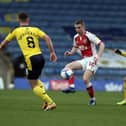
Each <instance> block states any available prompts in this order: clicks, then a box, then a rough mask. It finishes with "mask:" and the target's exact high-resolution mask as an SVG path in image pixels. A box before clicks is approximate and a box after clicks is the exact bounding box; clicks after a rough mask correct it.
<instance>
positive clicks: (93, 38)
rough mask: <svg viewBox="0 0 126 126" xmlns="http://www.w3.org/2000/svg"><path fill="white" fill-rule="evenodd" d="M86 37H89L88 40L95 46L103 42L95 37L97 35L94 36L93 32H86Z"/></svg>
mask: <svg viewBox="0 0 126 126" xmlns="http://www.w3.org/2000/svg"><path fill="white" fill-rule="evenodd" d="M86 36H87V37H88V39H89V40H90V41H91V42H92V43H95V44H97V45H98V44H99V43H100V42H101V40H100V39H99V38H98V37H97V36H96V35H95V34H92V33H91V32H88V31H87V32H86Z"/></svg>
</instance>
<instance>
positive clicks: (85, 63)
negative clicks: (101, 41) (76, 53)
mask: <svg viewBox="0 0 126 126" xmlns="http://www.w3.org/2000/svg"><path fill="white" fill-rule="evenodd" d="M77 62H79V63H80V64H81V65H82V68H83V70H90V71H92V72H94V73H95V72H96V70H97V69H98V65H97V61H96V57H95V56H92V57H86V58H84V59H81V60H77Z"/></svg>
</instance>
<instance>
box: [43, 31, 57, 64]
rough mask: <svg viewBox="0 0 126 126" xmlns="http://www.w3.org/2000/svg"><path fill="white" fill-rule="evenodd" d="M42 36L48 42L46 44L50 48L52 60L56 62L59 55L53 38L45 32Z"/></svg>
mask: <svg viewBox="0 0 126 126" xmlns="http://www.w3.org/2000/svg"><path fill="white" fill-rule="evenodd" d="M42 38H43V39H44V41H45V42H46V44H47V46H48V48H49V51H50V60H51V61H53V62H56V60H57V56H56V53H55V50H54V48H53V43H52V40H51V38H50V37H49V36H48V35H47V34H45V35H44V36H43V37H42Z"/></svg>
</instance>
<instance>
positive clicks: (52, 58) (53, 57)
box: [50, 52, 57, 63]
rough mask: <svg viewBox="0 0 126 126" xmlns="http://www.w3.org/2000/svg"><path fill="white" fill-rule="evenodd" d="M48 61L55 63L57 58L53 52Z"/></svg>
mask: <svg viewBox="0 0 126 126" xmlns="http://www.w3.org/2000/svg"><path fill="white" fill-rule="evenodd" d="M50 60H51V61H52V62H54V63H55V62H56V61H57V56H56V54H55V52H52V53H50Z"/></svg>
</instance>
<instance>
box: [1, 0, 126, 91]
mask: <svg viewBox="0 0 126 126" xmlns="http://www.w3.org/2000/svg"><path fill="white" fill-rule="evenodd" d="M22 11H23V12H27V13H28V14H29V16H30V19H31V24H30V25H31V26H38V27H40V28H41V29H42V30H44V31H45V32H46V33H47V34H48V35H49V36H50V37H51V38H52V40H53V44H54V48H55V50H56V53H57V56H58V61H57V63H55V64H53V63H52V62H51V61H49V51H48V48H47V46H46V44H45V43H44V42H43V41H40V46H41V47H42V50H43V53H44V57H45V59H46V65H45V67H44V69H43V72H42V75H41V77H40V79H41V80H43V81H44V82H45V87H46V89H48V90H60V89H62V88H63V87H64V86H65V85H66V84H67V82H66V81H64V80H62V79H61V77H60V71H61V69H62V68H63V67H64V66H65V65H66V64H67V63H69V62H71V61H73V60H76V59H80V58H81V57H80V56H79V55H77V54H76V55H74V56H71V57H64V52H65V51H66V50H69V49H71V47H72V43H73V42H72V37H73V35H74V33H75V31H74V29H73V23H74V22H75V20H77V19H83V20H84V21H85V23H86V28H87V30H88V31H90V32H92V33H94V34H96V35H97V36H98V37H99V38H101V40H102V41H103V42H104V43H105V46H106V49H105V52H104V54H103V58H102V60H101V62H100V66H99V69H98V71H97V72H96V74H95V76H94V77H93V78H92V82H93V84H94V87H95V89H96V90H98V91H122V89H123V77H124V76H125V75H126V59H125V57H122V56H119V55H116V54H114V53H112V52H111V51H110V50H109V49H115V48H119V49H122V50H125V48H126V44H125V43H126V42H125V41H126V1H125V0H114V1H113V0H105V1H103V0H95V1H94V0H0V42H1V41H2V40H3V39H4V38H5V36H6V35H7V34H8V33H9V31H10V30H11V29H12V28H14V27H15V26H17V25H18V23H17V14H18V13H19V12H22ZM0 57H1V58H0V89H30V87H29V84H28V82H27V80H26V79H25V63H24V59H23V56H22V54H21V51H20V49H19V47H18V45H17V42H16V40H13V41H12V42H11V43H9V46H7V47H6V48H5V50H4V51H3V52H0ZM82 74H83V73H82V71H75V75H76V80H75V84H76V89H77V90H84V89H85V87H84V84H83V81H82Z"/></svg>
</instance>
